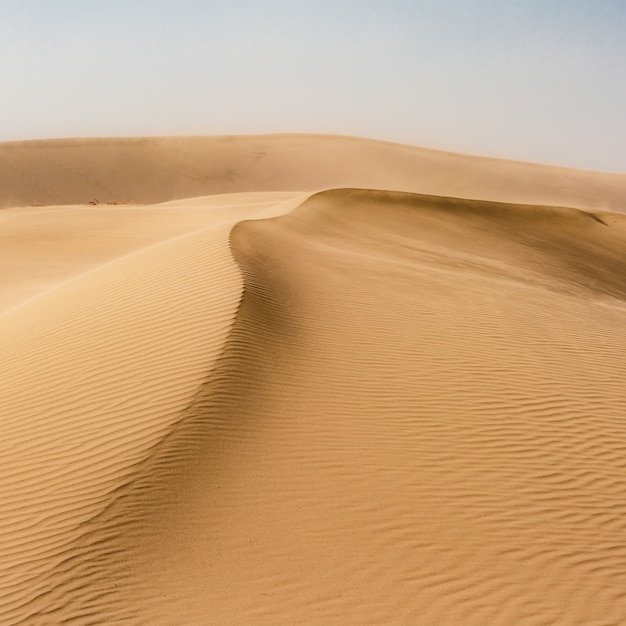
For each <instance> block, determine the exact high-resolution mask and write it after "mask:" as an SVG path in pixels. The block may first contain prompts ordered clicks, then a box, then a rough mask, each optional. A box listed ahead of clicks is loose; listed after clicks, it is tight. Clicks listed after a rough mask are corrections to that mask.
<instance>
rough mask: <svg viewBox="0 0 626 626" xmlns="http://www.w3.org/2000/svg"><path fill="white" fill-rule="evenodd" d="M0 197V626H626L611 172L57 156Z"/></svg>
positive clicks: (620, 297) (273, 141)
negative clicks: (145, 625) (123, 625)
mask: <svg viewBox="0 0 626 626" xmlns="http://www.w3.org/2000/svg"><path fill="white" fill-rule="evenodd" d="M90 201H91V202H93V204H89V202H90ZM0 207H2V210H0V346H1V347H0V623H1V624H11V625H13V624H15V625H17V624H28V625H34V626H39V625H56V624H77V625H87V624H93V625H101V624H125V625H126V624H129V625H130V624H151V625H152V624H155V625H172V626H179V625H183V626H184V625H196V624H198V625H202V624H210V625H219V626H221V625H242V624H245V625H247V624H250V625H263V626H275V625H281V624H284V625H289V626H291V625H295V624H306V625H317V624H324V625H326V624H330V625H343V624H349V625H355V626H357V625H366V624H371V625H380V624H385V625H407V626H410V625H420V626H421V625H424V626H431V625H433V626H437V625H446V626H448V625H449V626H465V625H469V626H485V625H501V626H512V625H518V624H519V625H529V626H530V625H532V626H540V625H545V626H552V625H563V626H565V625H585V626H586V625H590V626H591V625H593V626H609V625H614V626H622V625H624V624H626V497H625V494H626V386H625V385H624V382H623V374H624V372H625V371H626V333H625V332H624V329H625V328H626V175H625V174H604V173H597V172H586V171H579V170H568V169H564V168H557V167H552V166H546V165H535V164H527V163H516V162H508V161H498V160H494V159H484V158H478V157H470V156H465V155H457V154H451V153H443V152H436V151H433V150H425V149H420V148H412V147H410V146H401V145H394V144H389V143H382V142H375V141H370V140H360V139H353V138H344V137H332V136H307V135H296V136H278V135H275V136H255V137H217V138H162V139H117V140H115V139H106V140H105V139H93V140H85V139H84V140H57V141H41V142H23V143H5V144H0Z"/></svg>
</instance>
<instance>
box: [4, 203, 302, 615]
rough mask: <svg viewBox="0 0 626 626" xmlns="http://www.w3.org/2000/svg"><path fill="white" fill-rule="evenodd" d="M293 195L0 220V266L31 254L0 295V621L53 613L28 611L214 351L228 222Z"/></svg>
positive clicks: (175, 413) (230, 306) (230, 264)
mask: <svg viewBox="0 0 626 626" xmlns="http://www.w3.org/2000/svg"><path fill="white" fill-rule="evenodd" d="M301 199H302V195H301V194H275V193H270V194H241V195H236V196H229V197H222V198H220V197H212V198H209V199H204V200H202V201H198V200H194V201H189V202H182V203H177V204H174V205H169V206H158V207H150V208H143V209H141V210H137V209H133V208H132V207H131V208H125V209H124V210H122V211H121V212H118V211H117V209H116V208H113V209H111V211H110V213H109V214H108V217H109V220H110V221H109V228H108V229H107V228H101V226H102V224H101V222H102V220H103V219H104V216H103V215H97V214H96V215H94V214H89V209H86V208H83V209H76V208H71V207H69V208H65V209H61V208H59V209H57V210H54V211H53V214H54V216H55V217H57V218H58V219H59V221H60V222H61V224H59V223H57V222H55V220H54V219H49V220H45V219H44V220H42V219H41V214H40V212H39V211H38V210H35V211H34V212H33V211H30V210H25V212H22V213H20V214H19V215H15V216H14V218H15V219H14V220H13V221H12V222H11V223H5V231H4V233H3V234H4V236H5V239H6V240H7V241H8V240H12V243H13V247H12V248H10V250H9V251H8V252H7V250H3V251H2V252H1V253H0V261H5V262H7V261H10V260H11V259H12V258H15V257H17V259H18V260H19V256H20V254H22V255H24V256H25V257H28V249H30V250H31V251H33V252H35V251H36V252H37V254H38V257H37V260H38V263H36V262H35V260H34V259H33V263H32V264H31V266H29V267H27V271H25V272H24V273H23V274H22V278H23V280H24V282H25V283H26V284H27V286H28V289H27V290H26V291H27V296H28V297H27V298H26V299H19V298H20V297H21V296H22V295H23V294H22V293H21V291H20V290H18V289H16V285H14V284H9V285H4V287H5V290H4V291H3V292H0V294H1V295H4V296H6V298H7V299H8V300H9V301H10V306H9V307H8V308H6V309H5V310H4V311H3V312H2V314H1V315H0V346H1V350H0V397H1V398H2V408H1V417H2V419H1V421H0V429H1V430H0V432H1V437H0V452H1V453H0V502H1V504H2V506H1V507H0V622H1V623H3V624H17V623H29V624H47V623H53V624H54V623H60V622H62V621H63V619H64V618H62V617H58V619H57V618H55V619H53V620H48V619H47V618H44V617H42V616H40V615H39V614H38V610H37V608H36V602H35V601H36V599H37V598H38V597H41V596H45V594H46V593H47V592H49V590H50V589H51V588H54V586H55V585H56V584H57V583H58V580H59V576H60V572H62V571H63V569H64V567H65V566H69V565H70V564H72V563H73V556H72V554H73V546H75V545H76V544H77V542H79V540H80V538H81V537H82V536H83V535H84V533H85V529H86V527H87V526H88V525H89V520H91V519H93V518H94V517H97V516H98V515H99V514H100V513H101V512H102V511H103V510H104V509H106V508H107V507H108V506H109V505H110V502H111V501H113V500H115V498H116V493H117V491H118V490H119V489H120V488H121V486H123V485H124V484H126V483H127V482H128V481H129V480H130V477H131V476H132V475H133V472H134V469H135V466H136V465H137V464H138V463H140V462H141V461H143V460H145V459H146V458H147V457H148V456H149V454H150V449H151V448H152V447H153V446H154V445H156V444H157V443H158V442H159V441H160V439H161V438H162V437H163V435H164V434H165V433H166V432H167V430H168V429H169V428H170V427H171V425H172V423H173V422H175V421H176V420H177V419H178V417H179V414H180V412H181V411H182V410H183V409H184V408H185V407H186V406H187V405H188V404H189V401H190V398H191V397H193V395H194V393H195V391H196V390H197V388H198V386H199V385H200V384H201V383H202V382H203V380H204V379H205V376H206V372H207V371H209V370H210V369H211V368H212V366H213V364H214V362H215V360H216V359H217V357H218V356H219V354H220V352H221V349H222V347H223V344H224V341H225V338H226V336H227V334H228V331H229V329H230V327H231V325H232V322H233V319H234V317H235V314H236V311H237V308H238V306H239V302H240V299H241V291H242V286H243V283H242V280H241V277H240V274H239V272H238V270H237V267H236V265H235V262H234V260H233V259H232V257H231V255H230V252H229V247H228V237H229V233H230V230H231V228H232V226H233V224H234V222H236V221H237V220H238V219H241V218H242V217H246V216H247V217H251V216H255V215H260V216H263V215H266V214H268V213H267V212H268V211H269V214H270V215H272V214H276V212H280V211H286V210H290V208H292V207H293V206H294V202H295V203H296V204H298V203H299V202H300V201H301ZM81 211H82V214H81ZM46 217H48V218H49V217H50V215H49V213H46ZM89 218H91V221H89ZM105 221H106V220H105ZM136 230H138V231H139V232H135V231H136ZM25 233H26V235H25ZM97 233H99V235H100V237H99V238H98V237H97V236H96V234H97ZM12 235H14V236H12ZM83 235H87V242H86V245H85V242H84V240H83ZM29 237H30V239H29ZM89 237H91V241H90V240H89ZM96 238H97V239H98V243H99V244H100V247H96V249H95V250H93V249H91V247H90V244H92V245H93V240H94V239H96ZM29 241H30V244H31V246H30V248H29V247H28V242H29ZM40 241H42V242H45V243H46V244H47V245H45V246H39V245H38V244H39V242H40ZM11 253H13V255H12V254H11ZM0 267H2V263H0ZM11 267H13V269H14V271H16V273H19V270H20V265H19V263H15V264H14V265H12V266H9V268H8V269H7V270H6V275H7V276H8V275H10V274H11V272H10V268H11ZM35 287H37V289H36V288H35ZM16 299H17V302H16ZM94 549H95V546H94ZM90 565H91V567H95V563H93V562H92V561H90ZM74 580H75V582H76V583H77V584H79V585H83V586H88V585H89V580H88V579H85V580H82V579H81V578H80V576H77V577H76V578H74ZM114 582H115V583H116V584H117V583H118V582H119V581H118V580H116V581H114ZM92 591H93V589H92ZM34 602H35V604H33V603H34ZM74 617H76V615H74ZM93 619H94V620H95V622H94V623H98V624H102V623H106V621H102V620H101V619H100V618H99V617H94V618H93ZM87 622H88V623H89V620H87Z"/></svg>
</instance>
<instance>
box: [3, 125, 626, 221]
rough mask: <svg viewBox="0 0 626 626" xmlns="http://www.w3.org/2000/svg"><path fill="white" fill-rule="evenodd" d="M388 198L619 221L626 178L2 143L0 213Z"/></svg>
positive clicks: (276, 152) (376, 159)
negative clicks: (241, 197)
mask: <svg viewBox="0 0 626 626" xmlns="http://www.w3.org/2000/svg"><path fill="white" fill-rule="evenodd" d="M331 187H364V188H368V189H393V190H396V191H410V192H414V193H428V194H433V195H445V196H454V197H459V198H476V199H482V200H496V201H500V202H523V203H532V204H555V205H560V206H571V207H575V208H579V209H592V210H598V209H601V210H607V211H621V212H626V173H619V174H607V173H600V172H586V171H583V170H573V169H567V168H561V167H548V166H546V165H536V164H532V163H518V162H514V161H503V160H497V159H488V158H481V157H474V156H468V155H463V154H453V153H450V152H440V151H437V150H428V149H424V148H416V147H413V146H406V145H399V144H393V143H387V142H383V141H373V140H367V139H358V138H353V137H341V136H333V135H257V136H254V135H253V136H238V137H232V136H225V137H158V138H126V139H65V140H61V139H57V140H45V141H24V142H9V143H0V208H7V207H16V206H30V205H34V204H43V205H64V204H84V203H86V202H90V201H93V200H98V201H99V202H101V203H105V202H111V201H115V202H121V201H130V202H137V203H140V204H152V203H155V202H165V201H167V200H175V199H181V198H191V197H195V196H206V195H210V194H224V193H236V192H242V191H253V192H257V191H292V190H319V189H328V188H331Z"/></svg>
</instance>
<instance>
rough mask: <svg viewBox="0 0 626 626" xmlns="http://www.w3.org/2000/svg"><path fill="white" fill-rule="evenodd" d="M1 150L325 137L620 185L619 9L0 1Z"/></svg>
mask: <svg viewBox="0 0 626 626" xmlns="http://www.w3.org/2000/svg"><path fill="white" fill-rule="evenodd" d="M0 54H1V61H0V90H1V91H0V111H1V116H0V141H2V140H13V139H36V138H48V137H75V136H122V135H170V134H185V135H189V134H238V133H265V132H327V133H339V134H348V135H358V136H366V137H375V138H380V139H388V140H391V141H400V142H405V143H410V144H413V145H420V146H428V147H434V148H441V149H445V150H453V151H459V152H468V153H474V154H485V155H489V156H496V157H506V158H515V159H521V160H530V161H539V162H546V163H557V164H563V165H571V166H575V167H585V168H591V169H600V170H612V171H626V121H625V118H624V115H625V112H626V0H595V1H593V0H412V1H408V0H407V1H401V0H374V1H367V0H363V1H357V0H256V1H253V0H214V1H211V0H0Z"/></svg>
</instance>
